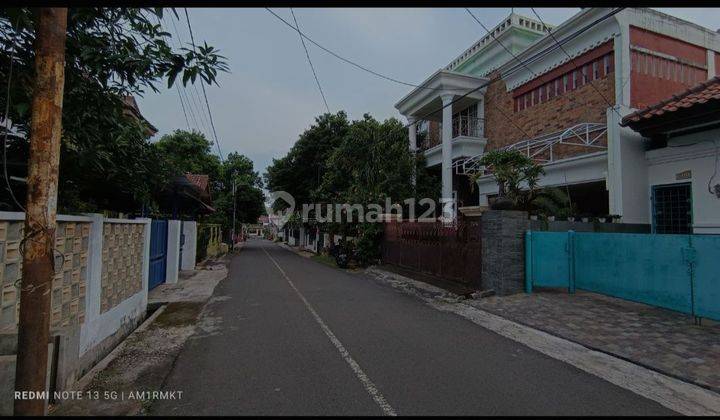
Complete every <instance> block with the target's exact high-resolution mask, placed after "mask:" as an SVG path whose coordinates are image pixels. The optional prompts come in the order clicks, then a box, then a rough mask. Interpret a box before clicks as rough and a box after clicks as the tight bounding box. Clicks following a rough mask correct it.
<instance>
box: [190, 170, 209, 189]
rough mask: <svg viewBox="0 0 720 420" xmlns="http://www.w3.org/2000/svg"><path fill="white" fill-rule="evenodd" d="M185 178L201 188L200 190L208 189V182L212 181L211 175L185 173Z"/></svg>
mask: <svg viewBox="0 0 720 420" xmlns="http://www.w3.org/2000/svg"><path fill="white" fill-rule="evenodd" d="M185 178H187V179H188V181H190V182H192V183H193V184H195V185H196V186H197V187H198V188H200V191H207V188H208V183H209V182H210V177H209V176H207V175H200V174H185Z"/></svg>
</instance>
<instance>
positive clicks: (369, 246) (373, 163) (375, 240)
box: [318, 114, 440, 264]
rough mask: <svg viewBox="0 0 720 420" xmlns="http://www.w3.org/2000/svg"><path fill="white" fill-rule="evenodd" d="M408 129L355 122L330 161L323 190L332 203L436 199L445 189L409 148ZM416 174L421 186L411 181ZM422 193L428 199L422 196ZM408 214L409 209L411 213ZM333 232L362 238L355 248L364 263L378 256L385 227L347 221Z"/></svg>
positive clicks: (369, 120)
mask: <svg viewBox="0 0 720 420" xmlns="http://www.w3.org/2000/svg"><path fill="white" fill-rule="evenodd" d="M407 145H408V137H407V130H405V129H404V127H403V125H402V123H400V121H398V120H397V119H395V118H390V119H388V120H385V121H383V122H380V121H377V120H376V119H374V118H372V117H371V116H370V115H368V114H365V115H364V116H363V119H362V120H359V121H353V122H352V124H350V128H349V130H348V131H347V133H346V135H345V136H344V138H343V139H342V142H341V143H340V144H339V145H338V146H337V147H336V148H335V149H334V150H333V152H332V154H331V155H330V157H329V158H328V163H327V167H328V168H329V169H328V171H327V172H326V173H325V176H324V177H323V183H322V185H321V188H320V190H319V192H318V195H319V196H320V197H323V198H325V199H326V200H327V201H329V202H332V203H349V204H361V205H362V206H363V207H364V208H366V209H368V208H369V205H371V204H374V205H379V206H380V207H381V208H382V209H383V210H384V209H385V203H386V199H390V202H391V203H393V204H400V205H402V203H403V202H404V200H405V199H408V198H411V197H413V198H424V197H428V198H433V199H434V198H436V197H437V196H438V195H439V191H440V186H439V181H438V180H437V177H433V176H431V175H430V174H429V173H428V172H427V170H426V168H425V164H424V159H423V158H422V157H420V158H415V157H414V156H413V155H412V153H411V152H410V151H409V150H408V147H407ZM413 172H415V179H416V183H415V186H413V184H412V182H411V180H412V177H413ZM418 192H420V193H421V194H423V195H417V193H418ZM406 210H407V209H406ZM334 229H335V230H336V231H338V232H341V233H348V234H352V235H355V236H357V237H358V240H357V243H356V247H357V250H358V254H359V256H360V259H361V261H360V262H361V263H362V264H366V263H369V262H371V261H372V260H373V259H375V258H377V257H378V256H379V245H380V240H381V238H382V224H380V223H375V222H368V221H365V222H363V223H359V222H356V221H346V220H343V222H342V223H339V224H336V225H335V226H334Z"/></svg>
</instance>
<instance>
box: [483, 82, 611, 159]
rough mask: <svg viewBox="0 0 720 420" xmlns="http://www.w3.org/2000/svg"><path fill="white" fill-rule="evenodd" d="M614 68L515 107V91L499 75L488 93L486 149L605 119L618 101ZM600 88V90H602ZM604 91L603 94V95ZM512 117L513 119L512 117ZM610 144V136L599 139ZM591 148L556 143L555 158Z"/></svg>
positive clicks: (602, 142)
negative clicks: (540, 100)
mask: <svg viewBox="0 0 720 420" xmlns="http://www.w3.org/2000/svg"><path fill="white" fill-rule="evenodd" d="M614 75H615V72H614V70H613V69H611V70H610V72H609V73H608V74H606V75H604V77H602V78H601V79H596V80H593V81H592V84H593V85H594V87H595V88H593V86H590V84H585V85H583V86H580V87H578V88H577V89H575V90H573V91H570V92H566V93H564V94H562V95H559V96H555V97H553V98H550V99H548V100H546V101H545V102H543V103H539V104H535V105H534V106H532V107H530V108H526V109H522V110H517V111H516V110H515V109H514V108H515V107H514V100H513V96H514V95H513V91H508V90H507V87H506V84H505V82H504V81H502V80H497V75H494V76H492V77H493V81H492V82H491V83H490V85H489V86H488V88H487V93H486V94H485V100H486V105H485V136H486V137H487V139H488V144H487V146H486V150H488V151H489V150H494V149H498V148H500V147H504V146H508V145H510V144H513V143H516V142H518V141H520V140H526V139H527V138H528V136H530V138H534V137H537V136H539V135H542V134H549V133H553V132H556V131H560V130H564V129H566V128H569V127H571V126H573V125H575V124H578V123H582V122H593V123H605V122H606V120H607V115H606V110H607V108H608V107H609V105H608V103H607V102H606V100H607V101H609V102H610V103H611V104H612V103H614V102H615V76H614ZM599 92H600V93H599ZM601 93H602V95H601ZM603 96H604V97H605V99H603ZM510 120H512V121H510ZM600 142H601V144H607V138H606V137H605V136H603V138H602V139H600ZM590 151H591V150H590V149H588V148H584V147H579V146H568V145H556V146H555V147H554V150H553V154H554V157H555V158H556V159H559V158H564V157H570V156H575V155H580V154H586V153H588V152H590Z"/></svg>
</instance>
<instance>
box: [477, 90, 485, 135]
mask: <svg viewBox="0 0 720 420" xmlns="http://www.w3.org/2000/svg"><path fill="white" fill-rule="evenodd" d="M477 117H478V121H479V123H478V124H480V128H479V129H478V131H479V133H478V134H479V135H480V137H485V99H482V100H479V101H478V104H477Z"/></svg>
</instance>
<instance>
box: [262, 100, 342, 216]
mask: <svg viewBox="0 0 720 420" xmlns="http://www.w3.org/2000/svg"><path fill="white" fill-rule="evenodd" d="M348 127H349V123H348V120H347V115H346V114H345V112H343V111H340V112H338V113H337V114H329V113H326V114H323V115H321V116H319V117H317V118H315V124H313V125H312V126H310V128H308V129H307V130H305V131H304V132H303V133H302V134H300V137H299V138H298V140H297V141H296V142H295V144H294V145H293V147H292V149H290V151H289V152H288V153H287V155H285V156H284V157H282V158H280V159H273V163H272V165H270V166H269V167H268V168H267V172H266V174H265V181H266V184H267V187H268V189H269V190H270V191H286V192H288V193H290V194H292V196H293V197H294V198H295V201H296V203H298V204H297V205H298V206H301V205H302V203H311V202H313V201H314V199H316V198H317V190H318V188H319V187H320V184H321V182H322V179H323V176H324V174H325V173H326V172H327V171H328V170H330V169H331V168H328V166H327V159H328V157H329V156H330V154H331V153H332V151H333V150H334V149H335V147H337V146H338V144H340V142H341V141H342V139H343V138H344V136H345V133H346V132H347V130H348ZM277 204H278V205H280V204H282V202H278V203H277Z"/></svg>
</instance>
